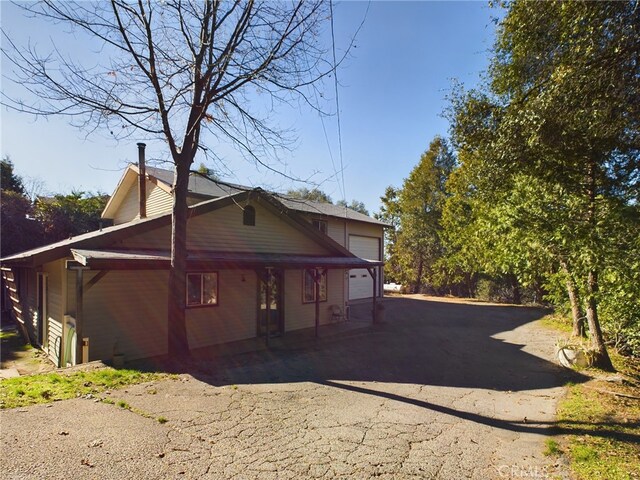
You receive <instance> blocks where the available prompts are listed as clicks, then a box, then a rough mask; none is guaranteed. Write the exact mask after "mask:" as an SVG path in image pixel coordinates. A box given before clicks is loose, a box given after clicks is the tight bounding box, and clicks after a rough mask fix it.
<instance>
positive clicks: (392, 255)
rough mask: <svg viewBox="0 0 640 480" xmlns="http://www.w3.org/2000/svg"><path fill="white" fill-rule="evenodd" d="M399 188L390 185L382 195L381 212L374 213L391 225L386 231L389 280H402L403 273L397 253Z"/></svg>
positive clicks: (386, 258)
mask: <svg viewBox="0 0 640 480" xmlns="http://www.w3.org/2000/svg"><path fill="white" fill-rule="evenodd" d="M398 193H399V190H398V189H396V188H395V187H392V186H388V187H387V188H386V189H385V192H384V195H383V196H382V197H380V202H381V206H380V212H378V213H376V214H374V217H375V218H377V219H378V220H382V221H383V222H386V223H388V224H389V225H391V227H392V228H386V229H385V231H384V236H385V241H384V248H385V264H384V277H385V279H387V280H388V281H389V282H401V278H402V274H401V271H400V265H399V263H398V258H399V256H398V255H397V254H396V248H397V247H396V245H397V243H398V231H399V230H400V204H399V203H398Z"/></svg>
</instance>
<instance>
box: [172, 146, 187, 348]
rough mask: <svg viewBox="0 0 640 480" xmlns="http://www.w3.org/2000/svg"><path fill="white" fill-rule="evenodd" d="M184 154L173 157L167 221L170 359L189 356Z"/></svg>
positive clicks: (185, 169)
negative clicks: (173, 164) (170, 221)
mask: <svg viewBox="0 0 640 480" xmlns="http://www.w3.org/2000/svg"><path fill="white" fill-rule="evenodd" d="M187 158H188V156H187V155H184V154H182V155H180V157H179V158H178V159H176V161H175V163H176V167H175V187H174V195H173V216H172V224H171V269H170V270H169V290H168V291H169V295H168V304H167V305H168V310H167V312H168V331H167V336H168V353H169V358H170V359H172V360H176V359H178V360H179V359H184V358H188V357H189V353H190V352H189V342H188V339H187V324H186V317H185V308H186V297H187V287H186V284H187V281H186V277H187V215H188V206H187V192H188V187H189V167H190V162H189V161H188V160H187Z"/></svg>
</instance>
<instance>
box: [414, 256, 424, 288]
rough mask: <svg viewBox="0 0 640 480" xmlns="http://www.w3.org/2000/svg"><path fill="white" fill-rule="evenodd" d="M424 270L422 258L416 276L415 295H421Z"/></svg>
mask: <svg viewBox="0 0 640 480" xmlns="http://www.w3.org/2000/svg"><path fill="white" fill-rule="evenodd" d="M422 269H423V261H422V256H421V257H420V259H419V260H418V273H417V274H416V284H415V287H414V290H415V292H414V293H420V288H421V287H422Z"/></svg>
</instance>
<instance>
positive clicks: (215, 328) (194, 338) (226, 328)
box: [187, 270, 258, 349]
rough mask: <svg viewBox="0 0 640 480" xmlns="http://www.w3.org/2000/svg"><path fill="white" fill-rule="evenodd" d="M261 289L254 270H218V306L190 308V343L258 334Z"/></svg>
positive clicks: (196, 345) (193, 345)
mask: <svg viewBox="0 0 640 480" xmlns="http://www.w3.org/2000/svg"><path fill="white" fill-rule="evenodd" d="M243 277H244V282H243V281H242V279H243ZM257 289H258V278H257V275H256V272H255V271H253V270H218V306H215V307H202V308H190V309H187V332H188V335H189V336H188V338H189V347H190V348H192V349H193V348H199V347H205V346H207V345H215V344H219V343H225V342H233V341H235V340H243V339H246V338H253V337H255V336H256V323H257V304H256V301H257V300H256V299H257V292H258V290H257Z"/></svg>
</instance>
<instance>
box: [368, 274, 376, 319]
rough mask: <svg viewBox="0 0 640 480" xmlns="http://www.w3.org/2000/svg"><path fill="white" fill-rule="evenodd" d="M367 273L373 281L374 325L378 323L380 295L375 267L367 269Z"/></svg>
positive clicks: (372, 313)
mask: <svg viewBox="0 0 640 480" xmlns="http://www.w3.org/2000/svg"><path fill="white" fill-rule="evenodd" d="M367 271H368V272H369V275H371V279H372V280H373V296H372V298H373V308H372V310H371V321H372V323H376V300H377V293H378V292H377V288H376V269H375V267H373V268H367Z"/></svg>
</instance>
